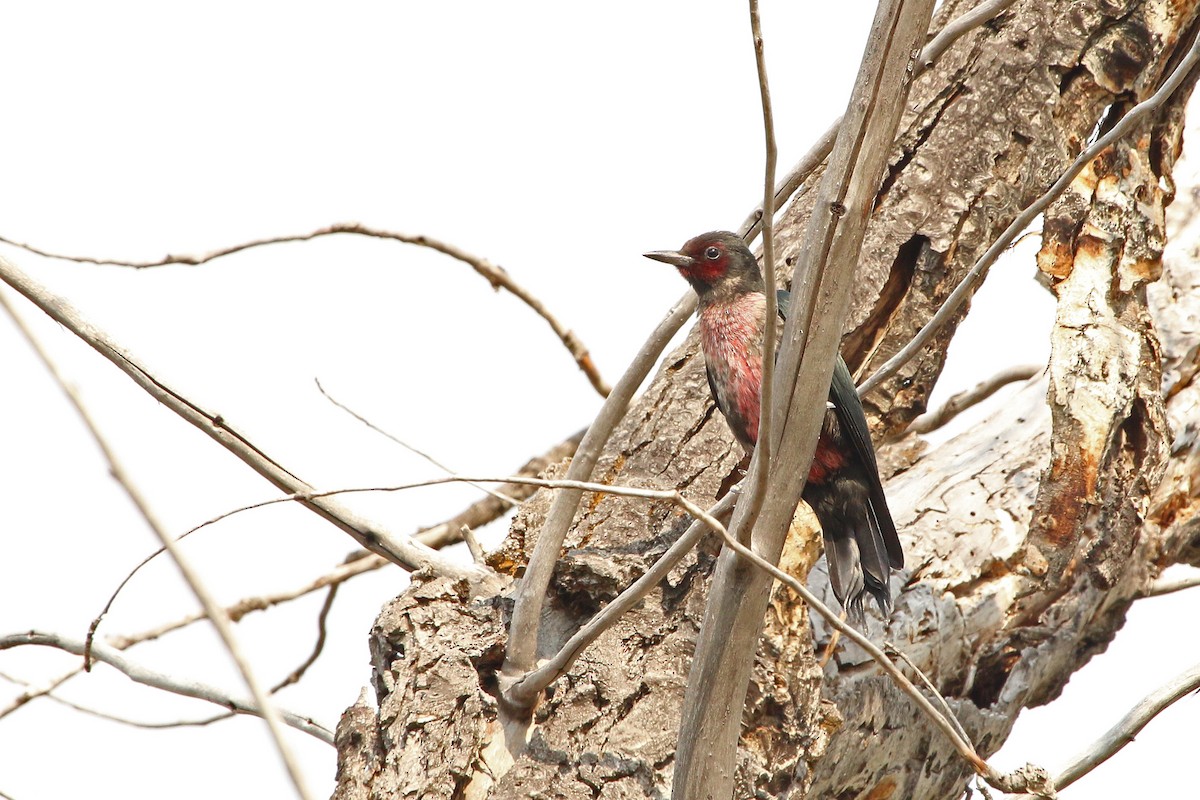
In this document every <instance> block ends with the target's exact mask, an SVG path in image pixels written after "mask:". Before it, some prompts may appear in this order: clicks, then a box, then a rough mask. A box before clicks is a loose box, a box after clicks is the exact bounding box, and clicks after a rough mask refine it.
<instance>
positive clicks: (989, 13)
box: [739, 0, 1016, 242]
mask: <svg viewBox="0 0 1200 800" xmlns="http://www.w3.org/2000/svg"><path fill="white" fill-rule="evenodd" d="M1014 2H1016V0H989V2H986V3H980V4H979V5H978V6H976V7H975V8H973V9H971V10H970V11H968V12H966V13H965V14H963V15H962V16H959V17H957V18H956V19H954V20H953V21H952V22H950V23H949V24H948V25H946V27H944V28H942V29H941V30H940V31H939V32H938V34H937V36H935V37H933V39H932V40H931V41H930V42H929V44H927V45H925V47H924V48H923V49H922V50H921V54H920V55H919V56H918V57H917V59H916V60H915V61H914V62H913V67H912V79H913V80H916V78H917V76H919V75H920V74H921V73H923V72H924V71H925V70H927V69H929V68H930V67H932V66H933V65H934V63H935V62H936V61H937V60H938V59H939V58H941V56H942V54H943V53H945V52H946V51H947V50H948V49H950V46H951V45H952V44H954V43H955V42H956V41H958V40H959V39H960V38H962V36H963V35H964V34H966V33H969V32H970V31H972V30H974V29H975V28H978V27H979V26H980V25H984V24H986V23H987V22H989V21H991V20H993V19H995V18H996V17H997V16H998V15H999V14H1000V13H1001V12H1002V11H1004V10H1005V9H1006V8H1008V7H1009V6H1011V5H1012V4H1013V3H1014ZM841 126H842V118H841V117H838V118H837V119H836V120H834V121H833V124H832V125H830V126H829V127H828V128H827V129H826V130H825V132H824V133H823V134H821V138H820V139H818V140H817V141H816V142H815V143H814V144H813V146H812V147H810V148H809V150H808V152H807V153H805V154H804V157H803V158H801V159H800V160H799V161H798V162H796V165H795V166H794V167H792V168H791V170H789V171H788V174H787V175H785V176H784V178H783V180H782V181H780V183H779V186H778V188H776V190H775V196H774V200H775V202H774V206H775V208H776V209H780V208H783V206H784V205H785V204H786V203H787V201H788V200H789V199H790V198H791V196H792V195H793V194H794V193H795V192H796V190H797V189H799V188H800V186H801V184H803V183H804V182H805V181H806V180H808V177H809V176H810V175H812V173H813V171H814V170H816V168H817V167H819V166H821V164H822V162H824V161H825V159H826V158H828V157H829V154H830V153H831V152H833V142H834V140H835V139H836V138H837V133H838V130H839V129H840V128H841ZM762 220H763V206H759V207H758V208H756V209H754V210H753V211H751V212H750V215H749V216H748V217H746V221H745V222H743V223H742V227H741V228H739V231H740V232H741V233H742V235H743V237H744V238H745V239H746V241H747V242H751V241H753V240H754V238H755V237H756V236H758V234H759V233H761V232H762V224H761V223H762Z"/></svg>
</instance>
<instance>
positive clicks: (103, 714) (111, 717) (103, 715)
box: [46, 693, 236, 730]
mask: <svg viewBox="0 0 1200 800" xmlns="http://www.w3.org/2000/svg"><path fill="white" fill-rule="evenodd" d="M46 699H47V700H49V701H50V702H52V703H57V704H58V705H60V706H63V707H64V708H69V709H71V710H72V711H77V712H79V713H80V714H86V715H87V716H89V717H95V718H97V719H102V720H106V721H108V722H115V723H117V724H118V725H127V726H129V727H131V728H143V729H146V730H166V729H169V728H193V727H196V728H200V727H204V726H206V725H211V724H212V723H214V722H220V721H221V720H226V719H232V718H233V717H235V716H236V714H234V713H233V712H232V711H231V712H228V713H225V714H217V715H216V716H212V717H208V718H206V719H198V720H188V719H178V720H172V721H171V722H144V721H142V720H139V719H130V718H129V717H122V716H119V715H117V714H110V713H108V712H107V711H101V710H99V709H97V708H91V707H89V706H85V705H81V704H79V703H73V702H71V701H70V700H67V699H66V698H63V697H59V696H58V695H56V694H53V693H48V694H46Z"/></svg>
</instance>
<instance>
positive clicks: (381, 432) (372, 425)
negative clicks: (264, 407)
mask: <svg viewBox="0 0 1200 800" xmlns="http://www.w3.org/2000/svg"><path fill="white" fill-rule="evenodd" d="M313 382H314V383H316V384H317V389H318V391H320V392H321V394H323V395H325V399H326V400H328V401H329V402H331V403H333V404H334V405H335V406H337V407H338V408H340V409H341V410H342V411H345V412H346V413H347V414H349V415H350V416H352V417H354V418H355V419H356V420H358V421H359V422H361V423H362V424H363V425H366V426H367V427H368V428H370V429H371V430H373V431H375V432H376V433H378V434H379V435H380V436H383V437H385V438H386V439H388V440H390V441H392V442H395V443H396V444H398V445H400V446H401V447H403V448H404V449H405V450H407V451H408V452H410V453H412V454H413V455H417V456H420V457H421V458H423V459H425V460H426V461H428V462H429V463H430V464H433V465H434V466H435V467H437V468H438V469H440V470H441V471H442V472H445V473H446V474H447V475H453V474H455V470H452V469H450V467H448V466H446V465H445V464H443V463H442V462H441V461H438V460H437V459H436V458H434V457H433V456H431V455H430V454H429V453H426V452H425V451H424V450H422V449H421V448H419V447H414V446H413V445H411V444H409V443H408V442H406V441H404V440H403V439H401V438H400V437H399V436H396V435H395V434H392V433H389V432H388V431H385V430H384V429H383V428H381V427H379V426H378V425H376V424H375V423H374V422H371V420H369V419H367V418H366V417H364V416H363V415H362V414H359V413H358V412H357V411H355V410H354V409H352V408H350V406H348V405H346V404H345V403H343V402H341V401H340V400H338V399H336V398H335V397H334V396H333V395H331V394H330V393H329V392H327V391H325V387H324V386H322V385H321V380H320V379H319V378H316V379H314V381H313ZM475 488H476V489H478V490H479V491H481V492H483V493H484V494H487V495H491V496H492V497H494V498H496V499H497V500H499V501H500V502H502V503H507V504H508V505H509V506H515V505H517V504H518V503H519V501H517V500H514V499H513V498H511V497H509V496H508V495H506V494H503V493H501V492H498V491H496V490H495V489H489V488H488V487H486V486H476V487H475Z"/></svg>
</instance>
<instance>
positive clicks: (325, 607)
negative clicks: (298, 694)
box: [270, 583, 339, 694]
mask: <svg viewBox="0 0 1200 800" xmlns="http://www.w3.org/2000/svg"><path fill="white" fill-rule="evenodd" d="M338 586H339V584H336V583H335V584H333V585H331V586H330V587H329V592H328V594H326V595H325V602H324V603H322V604H321V610H320V611H319V612H317V641H316V642H315V643H313V649H312V652H311V653H309V654H308V658H306V659H304V661H303V662H302V663H301V664H300V666H298V667H296V668H295V669H294V670H292V671H291V672H290V673H288V675H287V677H285V678H284V679H283V680H281V681H280V682H279V683H277V684H275V685H274V686H272V687H271V688H270V693H271V694H275V693H276V692H278V691H279V690H280V689H283V688H284V687H286V686H291V685H292V684H293V683H299V682H300V679H301V678H303V677H304V673H305V672H308V668H309V667H311V666H312V665H313V664H315V663H317V659H318V658H320V657H321V651H323V650H324V649H325V638H326V637H325V630H326V629H325V624H326V622H328V620H329V612H330V611H331V610H332V609H333V601H334V599H335V598H336V597H337V591H338Z"/></svg>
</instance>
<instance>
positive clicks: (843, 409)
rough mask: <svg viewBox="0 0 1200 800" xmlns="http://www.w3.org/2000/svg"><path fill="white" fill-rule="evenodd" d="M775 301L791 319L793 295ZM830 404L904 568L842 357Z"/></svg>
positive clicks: (895, 562)
mask: <svg viewBox="0 0 1200 800" xmlns="http://www.w3.org/2000/svg"><path fill="white" fill-rule="evenodd" d="M775 298H776V303H777V305H778V307H779V316H780V318H782V319H787V315H788V311H789V310H791V305H792V302H791V301H792V295H791V292H788V291H785V290H783V289H780V290H778V291H777V292H776V293H775ZM829 402H830V403H832V404H833V410H834V413H835V414H837V419H838V424H839V425H840V426H841V429H842V433H843V434H845V436H846V438H847V439H848V440H849V441H850V444H851V445H852V446H853V448H854V455H855V456H856V457H857V461H858V462H859V464H861V466H862V470H863V472H864V473H865V474H866V477H867V483H868V485H869V488H870V493H871V508H872V510H873V511H874V512H875V519H876V521H877V522H878V523H879V531H880V533H881V534H882V535H883V541H884V544H885V546H886V547H887V553H888V561H889V562H890V563H891V565H892V566H893V567H895V568H896V569H900V568H901V567H903V566H904V551H903V550H902V549H901V547H900V537H899V536H897V535H896V523H895V522H893V521H892V513H891V512H890V511H889V510H888V505H887V497H886V496H884V493H883V484H882V483H881V482H880V480H879V465H878V463H877V462H876V461H875V446H874V445H873V444H872V443H871V432H870V430H869V429H868V428H867V417H866V415H865V414H864V413H863V407H862V401H861V400H859V399H858V390H857V389H856V388H855V386H854V378H853V377H852V376H851V375H850V368H849V367H847V366H846V362H845V361H844V360H842V357H841V356H840V355H839V356H838V359H837V363H836V364H834V365H833V380H832V381H831V382H830V385H829Z"/></svg>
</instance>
